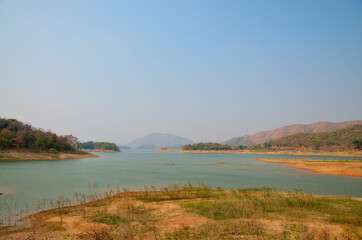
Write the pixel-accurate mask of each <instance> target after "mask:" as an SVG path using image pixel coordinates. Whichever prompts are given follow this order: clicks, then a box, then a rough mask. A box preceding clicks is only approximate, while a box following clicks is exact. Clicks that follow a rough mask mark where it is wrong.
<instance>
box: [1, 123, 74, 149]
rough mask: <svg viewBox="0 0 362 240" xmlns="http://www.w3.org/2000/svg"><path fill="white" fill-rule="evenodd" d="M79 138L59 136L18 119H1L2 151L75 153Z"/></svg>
mask: <svg viewBox="0 0 362 240" xmlns="http://www.w3.org/2000/svg"><path fill="white" fill-rule="evenodd" d="M77 142H78V141H77V138H76V137H74V136H72V135H66V136H58V135H56V134H55V133H52V132H50V131H44V130H42V129H38V128H34V127H32V126H31V125H30V124H25V123H22V122H19V121H18V120H16V119H4V118H0V149H1V150H4V149H18V150H32V151H51V152H57V151H60V152H75V151H76V146H77Z"/></svg>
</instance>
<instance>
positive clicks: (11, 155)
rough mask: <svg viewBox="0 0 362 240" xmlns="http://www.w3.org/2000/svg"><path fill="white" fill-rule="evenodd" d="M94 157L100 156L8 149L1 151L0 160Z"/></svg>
mask: <svg viewBox="0 0 362 240" xmlns="http://www.w3.org/2000/svg"><path fill="white" fill-rule="evenodd" d="M94 157H98V156H97V155H94V154H91V153H49V152H29V151H8V152H3V153H0V161H24V160H63V159H79V158H94Z"/></svg>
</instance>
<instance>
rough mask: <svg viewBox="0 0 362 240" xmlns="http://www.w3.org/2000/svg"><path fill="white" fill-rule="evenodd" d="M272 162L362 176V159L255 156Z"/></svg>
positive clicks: (327, 172)
mask: <svg viewBox="0 0 362 240" xmlns="http://www.w3.org/2000/svg"><path fill="white" fill-rule="evenodd" d="M255 159H256V160H260V161H264V162H272V163H283V165H282V166H286V167H294V168H299V169H304V170H308V171H312V172H315V173H321V174H330V175H341V176H352V177H362V161H340V160H315V159H281V158H255Z"/></svg>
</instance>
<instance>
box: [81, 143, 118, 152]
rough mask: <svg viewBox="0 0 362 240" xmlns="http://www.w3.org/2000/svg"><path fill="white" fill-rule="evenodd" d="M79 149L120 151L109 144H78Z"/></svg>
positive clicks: (115, 146) (112, 144)
mask: <svg viewBox="0 0 362 240" xmlns="http://www.w3.org/2000/svg"><path fill="white" fill-rule="evenodd" d="M79 148H80V149H102V150H112V151H120V150H119V148H118V147H117V145H116V144H115V143H110V142H92V141H88V142H84V143H80V144H79Z"/></svg>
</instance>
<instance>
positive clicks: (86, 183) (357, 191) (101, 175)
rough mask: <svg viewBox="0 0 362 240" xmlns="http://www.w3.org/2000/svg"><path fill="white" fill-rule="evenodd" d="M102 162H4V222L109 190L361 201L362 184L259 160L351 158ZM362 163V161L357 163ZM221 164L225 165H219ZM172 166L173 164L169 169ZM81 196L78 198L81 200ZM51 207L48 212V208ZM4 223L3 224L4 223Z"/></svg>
mask: <svg viewBox="0 0 362 240" xmlns="http://www.w3.org/2000/svg"><path fill="white" fill-rule="evenodd" d="M96 154H97V155H99V156H100V157H99V158H89V159H74V160H60V161H54V160H53V161H20V162H19V161H16V162H0V192H1V193H4V194H5V195H3V196H0V218H1V216H2V218H4V216H6V215H9V213H10V212H11V213H12V214H15V213H16V214H18V215H19V214H20V213H22V214H25V212H21V210H24V209H26V212H32V211H36V210H40V209H43V208H45V205H46V204H45V202H47V201H48V203H49V199H52V200H56V199H58V198H59V196H62V197H69V198H70V199H73V200H74V199H75V193H77V194H78V193H84V194H88V195H90V194H92V193H95V192H96V193H102V192H104V191H105V190H106V189H110V188H117V187H118V189H120V190H122V189H123V188H128V189H133V190H137V189H143V187H144V186H145V185H155V186H161V185H169V184H171V183H187V182H189V183H192V184H199V183H204V184H206V185H210V186H213V187H218V186H220V187H223V188H237V187H241V188H246V187H260V186H270V187H275V188H277V189H280V190H288V191H294V190H298V191H299V190H302V191H303V192H307V193H314V194H333V195H348V196H354V197H362V178H357V177H346V176H335V175H325V174H316V173H312V172H310V171H307V170H301V169H295V168H290V167H283V166H281V164H277V163H267V162H262V161H257V160H253V159H254V158H268V157H271V158H312V159H339V160H350V159H351V158H350V157H335V156H333V157H327V156H290V155H288V156H287V155H267V154H265V155H260V154H258V155H254V154H197V153H156V152H150V151H135V150H133V151H132V150H128V151H127V150H126V151H124V152H121V153H96ZM358 159H359V160H362V158H358ZM218 161H221V162H224V164H218V163H217V162H218ZM170 162H173V163H174V165H173V164H169V163H170ZM78 196H79V195H78ZM48 207H49V206H48ZM3 223H4V221H3Z"/></svg>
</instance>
